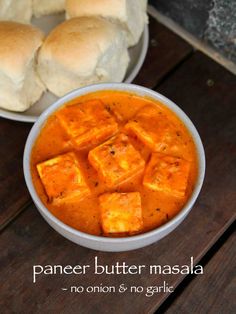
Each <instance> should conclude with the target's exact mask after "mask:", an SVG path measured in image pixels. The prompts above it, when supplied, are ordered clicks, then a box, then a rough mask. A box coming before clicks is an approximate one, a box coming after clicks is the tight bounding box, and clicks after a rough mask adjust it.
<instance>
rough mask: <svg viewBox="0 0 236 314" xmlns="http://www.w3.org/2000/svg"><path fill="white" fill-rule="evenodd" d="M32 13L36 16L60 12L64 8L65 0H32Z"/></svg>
mask: <svg viewBox="0 0 236 314" xmlns="http://www.w3.org/2000/svg"><path fill="white" fill-rule="evenodd" d="M32 1H33V14H34V15H35V16H36V17H39V16H42V15H47V14H54V13H60V12H63V11H64V10H65V0H32Z"/></svg>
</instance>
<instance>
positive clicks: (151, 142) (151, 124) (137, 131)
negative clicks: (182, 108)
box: [125, 105, 183, 155]
mask: <svg viewBox="0 0 236 314" xmlns="http://www.w3.org/2000/svg"><path fill="white" fill-rule="evenodd" d="M176 129H177V130H178V128H177V126H176V124H175V123H174V121H172V120H170V119H169V118H168V116H167V115H166V114H165V113H164V111H160V110H158V107H157V108H155V106H151V105H147V106H144V107H143V108H141V109H140V111H139V112H138V113H137V114H136V116H135V117H134V118H133V119H131V120H130V121H129V122H128V123H127V124H126V125H125V130H126V132H127V133H130V134H134V135H135V136H137V138H138V139H139V140H140V141H141V142H143V143H144V145H146V146H147V147H148V148H149V149H150V150H151V151H153V152H164V153H166V154H171V155H172V154H175V153H176V154H177V155H178V153H179V152H180V151H181V149H182V148H181V147H183V142H182V138H181V137H180V136H179V134H178V132H176Z"/></svg>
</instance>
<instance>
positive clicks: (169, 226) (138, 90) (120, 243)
mask: <svg viewBox="0 0 236 314" xmlns="http://www.w3.org/2000/svg"><path fill="white" fill-rule="evenodd" d="M101 90H117V91H128V92H131V93H134V94H137V95H140V96H148V97H151V98H153V99H154V100H158V101H160V102H161V103H163V104H164V105H165V106H166V107H168V108H170V109H171V110H172V111H173V112H175V114H176V115H177V116H178V117H179V118H180V120H182V121H183V123H184V124H185V126H186V127H187V129H188V130H189V132H190V134H191V135H192V137H193V139H194V142H195V145H196V149H197V157H198V176H197V180H196V184H195V188H194V190H193V192H192V195H191V197H190V198H189V200H188V201H187V203H186V204H185V206H184V207H183V209H182V210H181V211H180V212H179V213H178V214H177V215H176V216H175V217H174V218H172V219H171V220H170V221H169V222H167V223H166V224H164V225H162V226H161V227H158V228H156V229H154V230H152V231H149V232H146V233H143V234H139V235H135V236H131V237H125V238H108V237H101V236H94V235H90V234H87V233H84V232H81V231H78V230H76V229H73V228H71V227H69V226H68V225H66V224H64V223H63V222H62V221H60V220H59V219H57V218H56V217H55V216H53V215H52V214H51V212H50V211H49V210H48V209H47V208H46V207H45V206H44V204H43V203H42V201H41V200H40V198H39V197H38V195H37V192H36V190H35V188H34V185H33V183H32V177H31V171H30V157H31V150H32V147H33V145H34V142H35V140H36V139H37V137H38V135H39V132H40V130H41V129H42V127H43V125H44V123H45V121H46V120H47V119H48V117H49V116H50V115H51V114H52V113H53V112H54V111H56V110H58V109H59V108H60V107H61V106H63V105H64V104H65V103H67V102H69V101H70V100H72V99H74V98H77V97H79V96H82V95H85V94H88V93H92V92H96V91H101ZM204 175H205V154H204V149H203V145H202V142H201V139H200V136H199V134H198V132H197V130H196V128H195V127H194V125H193V123H192V122H191V120H190V119H189V118H188V117H187V116H186V114H185V113H184V112H183V111H182V110H181V109H180V108H179V107H178V106H177V105H176V104H174V103H173V102H172V101H171V100H169V99H168V98H166V97H164V96H163V95H161V94H159V93H157V92H154V91H152V90H150V89H147V88H145V87H141V86H137V85H131V84H122V83H121V84H119V83H117V84H116V83H110V84H98V85H91V86H88V87H84V88H81V89H78V90H75V91H73V92H71V93H69V94H67V95H66V96H64V97H62V98H60V99H59V100H57V101H56V102H55V103H54V104H53V105H51V106H50V107H49V108H48V109H47V110H46V111H45V112H43V113H42V115H41V116H40V117H39V119H38V120H37V122H36V123H35V124H34V126H33V127H32V129H31V131H30V134H29V136H28V139H27V142H26V145H25V151H24V176H25V181H26V184H27V187H28V190H29V192H30V194H31V197H32V199H33V201H34V203H35V205H36V207H37V209H38V210H39V212H40V213H41V215H42V216H43V217H44V219H45V220H46V221H47V222H48V223H49V224H50V225H51V226H52V227H53V228H54V229H55V230H56V231H57V232H59V233H60V234H61V235H62V236H64V237H65V238H67V239H69V240H71V241H73V242H75V243H77V244H79V245H82V246H85V247H88V248H91V249H94V250H99V251H110V252H121V251H129V250H134V249H138V248H141V247H144V246H146V245H149V244H151V243H154V242H156V241H158V240H160V239H161V238H163V237H164V236H166V235H167V234H169V233H170V232H171V231H173V230H174V229H175V228H176V227H177V226H178V225H179V224H180V223H181V222H182V221H183V220H184V218H185V217H186V216H187V215H188V213H189V212H190V210H191V208H192V207H193V205H194V203H195V201H196V199H197V197H198V194H199V192H200V190H201V187H202V184H203V179H204Z"/></svg>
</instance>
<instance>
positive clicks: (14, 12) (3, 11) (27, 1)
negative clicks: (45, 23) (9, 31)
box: [0, 0, 32, 24]
mask: <svg viewBox="0 0 236 314" xmlns="http://www.w3.org/2000/svg"><path fill="white" fill-rule="evenodd" d="M31 17H32V0H0V21H16V22H21V23H27V24H29V23H30V20H31Z"/></svg>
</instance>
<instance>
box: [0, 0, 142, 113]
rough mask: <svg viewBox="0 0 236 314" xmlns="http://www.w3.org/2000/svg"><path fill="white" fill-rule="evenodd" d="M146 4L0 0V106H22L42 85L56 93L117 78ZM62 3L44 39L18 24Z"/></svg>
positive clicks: (139, 1) (132, 0) (21, 108)
mask: <svg viewBox="0 0 236 314" xmlns="http://www.w3.org/2000/svg"><path fill="white" fill-rule="evenodd" d="M19 3H21V5H19ZM146 7H147V0H112V1H111V0H96V1H94V0H21V1H19V0H17V1H16V0H0V43H1V44H0V107H1V108H4V109H7V110H12V111H19V112H20V111H25V110H27V109H28V108H29V107H30V106H31V105H33V104H34V103H35V102H36V101H37V100H39V98H40V97H41V95H42V93H43V92H44V91H45V90H49V91H50V92H52V93H53V94H54V95H56V96H59V97H60V96H63V95H65V94H66V93H68V92H70V91H72V90H73V89H76V88H79V87H82V86H86V85H90V84H94V83H99V82H121V81H122V80H123V79H124V77H125V74H126V71H127V68H128V64H129V53H128V48H129V47H131V46H133V45H135V44H137V43H138V41H139V39H140V37H141V34H142V32H143V29H144V27H145V24H146V23H147V14H146ZM64 9H66V18H67V20H66V21H64V22H63V23H62V24H60V25H58V26H57V27H56V28H55V29H53V30H52V32H51V33H50V34H49V35H48V36H47V37H46V38H45V39H44V36H43V34H42V32H41V31H40V30H38V29H37V28H36V27H33V26H31V25H26V24H22V23H30V20H31V17H32V14H34V15H35V16H36V17H39V16H42V15H46V14H52V13H58V12H61V11H63V10H64ZM3 20H10V21H8V22H6V21H3ZM13 21H20V22H22V23H16V22H13Z"/></svg>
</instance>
